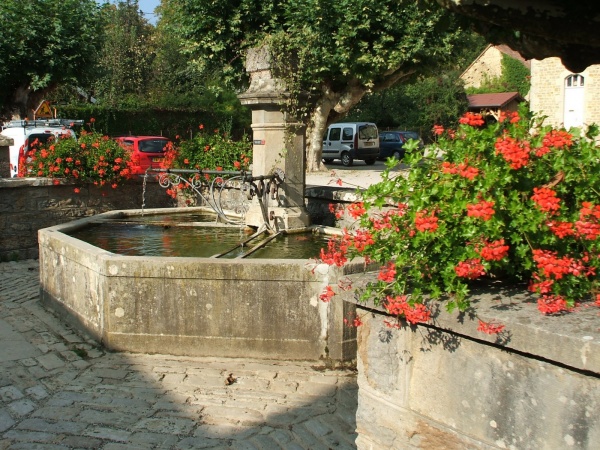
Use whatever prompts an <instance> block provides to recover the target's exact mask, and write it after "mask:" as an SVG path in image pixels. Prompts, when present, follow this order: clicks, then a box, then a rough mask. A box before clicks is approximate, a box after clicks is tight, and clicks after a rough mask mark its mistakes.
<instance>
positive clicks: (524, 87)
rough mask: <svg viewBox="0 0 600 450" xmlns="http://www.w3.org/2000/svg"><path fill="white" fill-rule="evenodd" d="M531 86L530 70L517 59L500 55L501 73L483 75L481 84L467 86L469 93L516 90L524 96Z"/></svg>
mask: <svg viewBox="0 0 600 450" xmlns="http://www.w3.org/2000/svg"><path fill="white" fill-rule="evenodd" d="M530 86H531V82H530V71H529V69H528V68H527V67H525V66H524V65H523V63H521V62H520V61H519V60H517V59H515V58H512V57H510V56H508V55H505V54H503V55H502V75H500V76H499V77H489V76H485V77H484V79H483V81H482V83H481V86H479V87H478V88H469V89H467V92H468V93H469V94H491V93H498V92H518V93H519V94H521V96H523V97H525V96H526V95H527V93H528V92H529V88H530Z"/></svg>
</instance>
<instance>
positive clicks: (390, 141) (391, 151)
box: [379, 131, 423, 160]
mask: <svg viewBox="0 0 600 450" xmlns="http://www.w3.org/2000/svg"><path fill="white" fill-rule="evenodd" d="M409 139H414V140H416V141H419V147H422V146H423V141H422V140H421V136H419V133H417V132H416V131H380V132H379V159H380V160H386V159H387V158H391V157H394V158H396V159H397V160H401V159H402V158H404V148H403V147H404V144H405V143H406V141H408V140H409Z"/></svg>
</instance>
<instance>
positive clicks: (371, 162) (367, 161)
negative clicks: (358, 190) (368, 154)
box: [365, 159, 375, 166]
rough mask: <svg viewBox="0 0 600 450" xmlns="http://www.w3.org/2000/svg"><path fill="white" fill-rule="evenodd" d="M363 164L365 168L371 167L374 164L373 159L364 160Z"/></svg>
mask: <svg viewBox="0 0 600 450" xmlns="http://www.w3.org/2000/svg"><path fill="white" fill-rule="evenodd" d="M365 164H366V165H367V166H372V165H373V164H375V160H374V159H365Z"/></svg>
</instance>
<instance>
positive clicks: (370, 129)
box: [358, 125, 377, 139]
mask: <svg viewBox="0 0 600 450" xmlns="http://www.w3.org/2000/svg"><path fill="white" fill-rule="evenodd" d="M358 137H359V138H361V139H375V138H376V137H377V127H376V126H375V125H362V126H361V127H359V129H358Z"/></svg>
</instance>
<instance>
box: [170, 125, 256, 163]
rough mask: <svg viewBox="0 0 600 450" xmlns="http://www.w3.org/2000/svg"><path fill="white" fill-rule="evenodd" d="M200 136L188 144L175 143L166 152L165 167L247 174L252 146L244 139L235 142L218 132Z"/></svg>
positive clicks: (200, 131) (185, 141) (202, 127)
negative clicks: (239, 171) (242, 171)
mask: <svg viewBox="0 0 600 450" xmlns="http://www.w3.org/2000/svg"><path fill="white" fill-rule="evenodd" d="M199 127H200V130H199V133H197V134H196V135H195V136H194V137H193V138H192V139H190V140H182V141H180V142H176V143H175V145H174V146H173V148H172V149H171V150H170V151H168V152H167V154H166V157H165V163H164V165H165V167H168V168H176V169H193V170H248V169H249V165H250V162H251V161H252V142H250V140H249V139H248V137H247V136H243V137H242V139H240V140H238V141H234V140H232V139H230V138H229V137H228V136H227V134H225V133H223V134H222V133H220V132H219V130H213V131H212V132H207V131H205V128H204V125H200V126H199Z"/></svg>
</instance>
